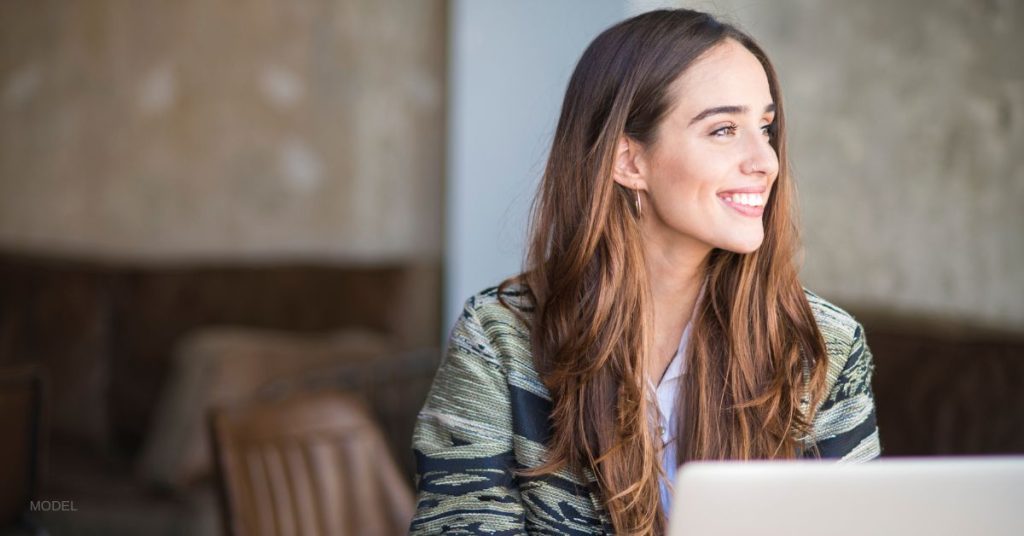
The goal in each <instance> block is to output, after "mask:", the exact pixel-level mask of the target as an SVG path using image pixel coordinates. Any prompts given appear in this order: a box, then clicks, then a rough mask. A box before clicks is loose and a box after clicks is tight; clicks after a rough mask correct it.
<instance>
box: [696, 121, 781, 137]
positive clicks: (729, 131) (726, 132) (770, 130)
mask: <svg viewBox="0 0 1024 536" xmlns="http://www.w3.org/2000/svg"><path fill="white" fill-rule="evenodd" d="M736 128H737V127H736V125H727V126H724V127H721V128H717V129H715V130H713V131H711V137H713V138H725V137H728V136H734V135H735V134H736ZM761 132H762V133H763V134H764V135H766V136H769V137H774V136H775V121H772V122H771V123H768V124H767V125H764V126H763V127H761Z"/></svg>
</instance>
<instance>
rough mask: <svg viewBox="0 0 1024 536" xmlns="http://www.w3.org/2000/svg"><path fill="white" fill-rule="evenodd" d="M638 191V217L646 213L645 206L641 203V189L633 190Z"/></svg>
mask: <svg viewBox="0 0 1024 536" xmlns="http://www.w3.org/2000/svg"><path fill="white" fill-rule="evenodd" d="M633 192H635V193H636V217H637V218H639V217H640V216H643V214H644V207H643V205H641V204H640V189H639V188H637V189H636V190H633Z"/></svg>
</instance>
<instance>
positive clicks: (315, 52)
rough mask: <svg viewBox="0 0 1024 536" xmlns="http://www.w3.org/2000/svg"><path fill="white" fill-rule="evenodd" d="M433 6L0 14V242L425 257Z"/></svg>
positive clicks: (239, 5) (433, 144) (114, 249)
mask: <svg viewBox="0 0 1024 536" xmlns="http://www.w3.org/2000/svg"><path fill="white" fill-rule="evenodd" d="M445 26H446V19H445V9H444V2H443V1H442V0H430V1H416V2H399V1H380V0H344V1H328V0H308V1H301V2H296V1H288V2H277V1H270V0H266V1H258V0H252V1H247V2H225V1H218V2H214V1H208V0H174V1H165V2H155V1H154V2H130V1H113V0H94V1H89V2H63V1H51V2H37V1H34V0H25V1H5V2H0V247H3V248H5V249H16V250H25V251H39V252H44V253H49V254H75V255H80V254H84V255H88V256H101V257H117V258H127V259H142V260H159V261H181V260H186V261H187V260H193V259H210V258H213V259H223V258H226V259H239V258H243V259H244V258H255V259H266V258H281V257H302V258H310V257H313V258H328V259H344V260H355V261H368V262H374V261H381V260H405V259H415V260H427V261H436V260H439V259H440V252H441V238H440V236H441V199H442V189H441V184H442V182H441V173H442V156H443V151H444V137H443V134H444V125H443V119H444V113H443V112H444V110H443V104H444V92H445V89H444V64H445V56H444V55H445Z"/></svg>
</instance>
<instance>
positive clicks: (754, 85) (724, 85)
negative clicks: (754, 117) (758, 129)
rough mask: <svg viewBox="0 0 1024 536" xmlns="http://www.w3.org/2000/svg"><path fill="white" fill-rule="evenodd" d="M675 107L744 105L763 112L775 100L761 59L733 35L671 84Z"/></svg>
mask: <svg viewBox="0 0 1024 536" xmlns="http://www.w3.org/2000/svg"><path fill="white" fill-rule="evenodd" d="M670 91H671V98H672V100H673V109H674V110H676V111H679V112H682V113H688V112H693V113H694V114H696V113H698V112H699V111H700V110H704V109H707V108H712V107H720V106H743V107H747V108H748V109H750V110H754V111H756V112H758V113H760V112H761V111H762V110H764V108H765V106H767V105H768V104H771V103H772V95H771V89H770V87H769V85H768V76H767V75H766V74H765V71H764V67H763V66H762V65H761V62H760V61H758V59H757V58H756V57H755V56H754V55H753V54H752V53H751V52H750V51H749V50H747V49H746V47H744V46H743V45H742V44H740V43H738V42H736V41H735V40H732V39H727V40H725V41H724V42H723V43H721V44H718V45H715V46H714V47H712V48H711V49H709V50H708V51H707V52H705V53H704V54H703V55H701V57H699V58H698V59H697V60H696V61H694V62H693V64H692V65H690V67H689V68H687V69H686V70H685V71H684V72H683V74H682V75H680V76H679V78H678V79H676V80H675V82H673V83H672V87H671V90H670Z"/></svg>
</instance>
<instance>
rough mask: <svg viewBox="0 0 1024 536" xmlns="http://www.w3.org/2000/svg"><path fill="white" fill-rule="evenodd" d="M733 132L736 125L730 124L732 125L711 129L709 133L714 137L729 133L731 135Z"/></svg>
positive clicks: (722, 136) (721, 136)
mask: <svg viewBox="0 0 1024 536" xmlns="http://www.w3.org/2000/svg"><path fill="white" fill-rule="evenodd" d="M735 132H736V127H735V126H732V125H729V126H727V127H722V128H719V129H716V130H713V131H712V132H711V135H712V136H714V137H716V138H724V137H725V136H726V135H730V136H731V135H732V134H733V133H735Z"/></svg>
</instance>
